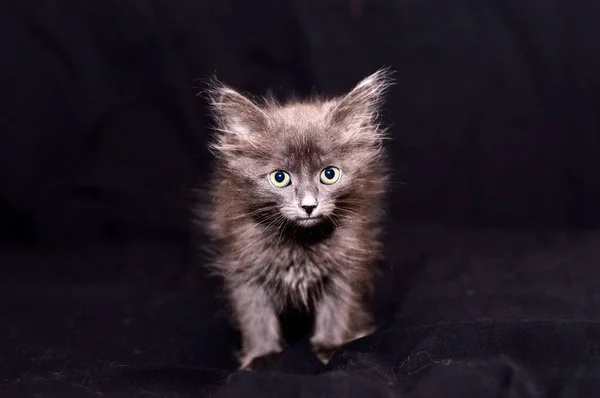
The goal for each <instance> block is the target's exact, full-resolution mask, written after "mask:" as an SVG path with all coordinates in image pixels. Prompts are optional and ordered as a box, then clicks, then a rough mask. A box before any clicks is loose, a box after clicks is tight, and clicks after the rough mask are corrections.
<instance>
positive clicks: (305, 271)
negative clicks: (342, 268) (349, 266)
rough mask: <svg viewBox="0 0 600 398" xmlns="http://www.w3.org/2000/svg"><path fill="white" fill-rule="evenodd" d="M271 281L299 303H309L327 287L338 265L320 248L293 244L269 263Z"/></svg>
mask: <svg viewBox="0 0 600 398" xmlns="http://www.w3.org/2000/svg"><path fill="white" fill-rule="evenodd" d="M268 268H269V269H270V272H269V273H270V275H271V282H272V284H273V286H275V287H277V290H278V293H283V294H284V295H286V296H288V297H289V298H291V299H292V301H294V302H296V303H298V302H302V303H303V304H307V303H308V302H309V301H310V300H311V299H312V298H314V296H315V294H318V293H319V291H321V290H322V289H323V288H324V283H325V281H326V279H327V278H328V277H329V276H330V275H331V273H332V271H333V268H334V264H332V263H331V262H330V261H328V260H327V259H325V258H324V257H323V256H322V255H321V253H319V250H315V249H314V248H313V249H306V248H302V247H289V248H287V250H285V251H282V252H281V253H279V254H277V255H274V256H273V257H272V262H271V263H270V264H269V266H268Z"/></svg>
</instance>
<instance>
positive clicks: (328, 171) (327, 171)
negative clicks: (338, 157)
mask: <svg viewBox="0 0 600 398" xmlns="http://www.w3.org/2000/svg"><path fill="white" fill-rule="evenodd" d="M325 177H327V178H328V179H330V180H332V179H333V177H335V171H333V169H332V168H327V169H325Z"/></svg>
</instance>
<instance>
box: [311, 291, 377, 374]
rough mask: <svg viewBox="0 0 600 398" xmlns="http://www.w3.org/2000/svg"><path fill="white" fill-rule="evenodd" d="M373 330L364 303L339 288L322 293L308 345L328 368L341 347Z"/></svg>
mask: <svg viewBox="0 0 600 398" xmlns="http://www.w3.org/2000/svg"><path fill="white" fill-rule="evenodd" d="M374 330H375V328H374V327H373V324H372V318H371V316H370V314H369V313H368V312H367V311H366V309H365V305H364V303H363V302H362V301H361V300H360V299H359V298H357V296H356V295H355V294H353V293H351V290H350V289H349V288H347V289H339V288H338V289H337V290H336V289H333V290H332V291H330V292H327V293H325V294H324V295H323V296H322V297H321V299H320V301H319V302H318V303H317V306H316V313H315V330H314V333H313V336H312V337H311V339H310V342H311V344H312V347H313V352H314V353H315V355H316V356H317V358H318V359H319V360H320V361H321V362H322V363H323V364H327V363H328V362H329V360H330V359H331V357H332V356H333V355H334V354H335V352H336V351H337V350H338V349H339V348H340V347H341V346H342V345H344V344H346V343H349V342H351V341H353V340H356V339H359V338H361V337H364V336H367V335H369V334H371V333H372V332H373V331H374Z"/></svg>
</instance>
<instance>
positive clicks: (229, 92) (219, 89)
mask: <svg viewBox="0 0 600 398" xmlns="http://www.w3.org/2000/svg"><path fill="white" fill-rule="evenodd" d="M207 94H208V97H209V100H210V105H211V107H212V111H213V115H214V116H215V117H216V119H217V122H218V124H219V129H220V130H221V131H222V132H224V133H230V134H234V135H238V136H246V135H248V134H249V133H252V132H256V131H260V130H263V129H264V128H265V127H266V126H267V124H268V122H269V119H268V116H267V114H266V113H265V112H264V111H263V110H262V109H261V108H260V107H259V106H258V105H257V104H255V103H254V102H253V101H252V100H251V99H250V98H248V97H246V96H245V95H243V94H241V93H240V92H238V91H236V90H234V89H233V88H231V87H228V86H226V85H224V84H223V83H221V82H220V81H218V80H217V79H216V78H213V79H212V81H211V82H210V87H209V90H207Z"/></svg>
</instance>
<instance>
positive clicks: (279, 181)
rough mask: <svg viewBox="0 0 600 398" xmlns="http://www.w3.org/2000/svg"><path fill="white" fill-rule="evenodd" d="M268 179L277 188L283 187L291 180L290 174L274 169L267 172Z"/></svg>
mask: <svg viewBox="0 0 600 398" xmlns="http://www.w3.org/2000/svg"><path fill="white" fill-rule="evenodd" d="M269 181H270V182H271V184H273V186H276V187H277V188H285V187H287V186H288V185H290V183H291V182H292V181H291V178H290V175H289V174H288V173H286V172H285V171H283V170H275V171H274V172H272V173H271V174H269Z"/></svg>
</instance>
